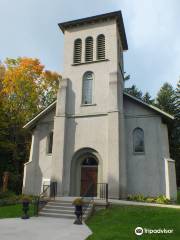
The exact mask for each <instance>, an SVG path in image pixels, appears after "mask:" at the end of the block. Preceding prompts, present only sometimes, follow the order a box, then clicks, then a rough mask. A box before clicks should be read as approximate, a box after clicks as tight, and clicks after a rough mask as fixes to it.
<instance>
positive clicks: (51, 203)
mask: <svg viewBox="0 0 180 240" xmlns="http://www.w3.org/2000/svg"><path fill="white" fill-rule="evenodd" d="M46 205H48V206H68V207H73V205H72V204H71V203H58V202H48V203H47V204H46Z"/></svg>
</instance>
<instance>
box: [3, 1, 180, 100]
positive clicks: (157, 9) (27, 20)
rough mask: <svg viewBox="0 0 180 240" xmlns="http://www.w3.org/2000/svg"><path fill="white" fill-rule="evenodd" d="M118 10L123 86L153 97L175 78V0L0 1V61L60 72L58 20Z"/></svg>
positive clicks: (178, 22) (179, 33)
mask: <svg viewBox="0 0 180 240" xmlns="http://www.w3.org/2000/svg"><path fill="white" fill-rule="evenodd" d="M118 10H121V11H122V15H123V19H124V25H125V31H126V36H127V41H128V46H129V50H128V51H126V52H125V53H124V64H125V71H126V72H127V74H130V80H129V81H127V83H126V87H129V86H131V85H132V84H135V85H136V86H137V87H138V88H139V89H141V90H142V91H143V92H146V91H148V92H149V93H150V94H151V95H152V96H153V97H154V96H155V95H156V94H157V92H158V91H159V89H160V87H161V86H162V85H163V83H164V82H169V83H170V84H172V85H173V86H174V87H175V86H176V84H177V81H178V80H179V76H180V14H179V11H180V1H179V0H166V1H164V0H76V1H73V0H51V1H50V0H0V60H1V61H3V60H4V59H5V58H6V57H9V58H16V57H19V56H21V57H23V56H26V57H32V58H38V59H40V61H41V62H42V64H44V65H45V68H46V69H49V70H52V71H57V72H60V73H61V72H62V71H63V55H64V52H63V44H64V42H63V40H64V39H63V34H62V33H61V31H60V30H59V28H58V25H57V24H58V23H60V22H64V21H70V20H74V19H79V18H83V17H89V16H93V15H97V14H103V13H106V12H111V11H118Z"/></svg>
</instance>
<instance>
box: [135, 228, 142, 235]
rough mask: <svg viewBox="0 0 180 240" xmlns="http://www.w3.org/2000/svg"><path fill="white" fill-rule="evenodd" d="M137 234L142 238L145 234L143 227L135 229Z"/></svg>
mask: <svg viewBox="0 0 180 240" xmlns="http://www.w3.org/2000/svg"><path fill="white" fill-rule="evenodd" d="M135 234H136V235H138V236H141V235H142V234H143V228H142V227H137V228H135Z"/></svg>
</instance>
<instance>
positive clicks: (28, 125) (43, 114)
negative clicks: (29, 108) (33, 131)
mask: <svg viewBox="0 0 180 240" xmlns="http://www.w3.org/2000/svg"><path fill="white" fill-rule="evenodd" d="M124 96H126V97H128V98H130V99H131V100H133V101H135V102H137V103H140V104H142V105H144V106H145V107H147V108H149V109H151V110H153V111H155V112H156V113H158V114H160V115H161V116H162V117H164V118H166V119H169V120H174V117H173V116H172V115H170V114H169V113H166V112H164V111H162V110H161V109H159V108H157V107H155V106H153V105H151V104H147V103H145V102H143V101H142V100H140V99H138V98H136V97H134V96H132V95H130V94H128V93H126V92H124ZM56 103H57V101H54V102H53V103H51V104H50V105H49V106H48V107H47V108H45V109H44V110H43V111H41V112H40V113H39V114H37V115H36V116H35V117H34V118H33V119H31V120H30V121H29V122H28V123H26V125H24V126H23V128H32V127H33V126H34V125H35V124H36V123H37V122H38V121H39V120H40V119H41V118H42V117H43V116H45V115H46V114H47V113H48V112H49V111H51V110H52V109H53V108H55V107H56Z"/></svg>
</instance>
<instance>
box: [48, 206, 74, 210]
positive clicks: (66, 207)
mask: <svg viewBox="0 0 180 240" xmlns="http://www.w3.org/2000/svg"><path fill="white" fill-rule="evenodd" d="M44 209H52V210H55V209H57V210H72V211H74V209H75V208H74V207H68V206H53V205H50V206H49V205H46V206H45V207H44Z"/></svg>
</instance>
